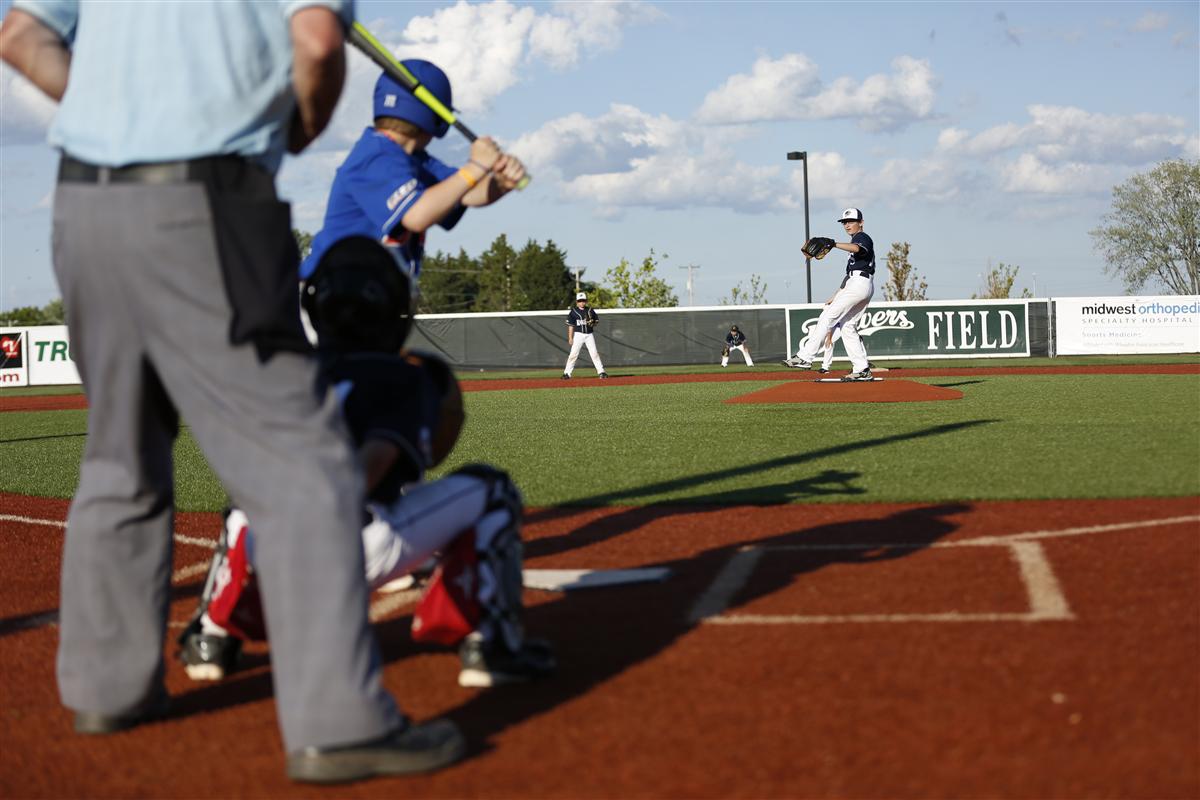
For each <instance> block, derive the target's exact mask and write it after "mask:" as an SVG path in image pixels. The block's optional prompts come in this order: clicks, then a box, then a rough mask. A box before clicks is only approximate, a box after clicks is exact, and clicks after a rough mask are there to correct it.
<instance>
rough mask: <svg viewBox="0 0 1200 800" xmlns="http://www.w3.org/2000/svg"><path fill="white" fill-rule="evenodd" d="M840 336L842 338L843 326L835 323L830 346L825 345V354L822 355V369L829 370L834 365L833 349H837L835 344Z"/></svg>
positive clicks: (830, 335)
mask: <svg viewBox="0 0 1200 800" xmlns="http://www.w3.org/2000/svg"><path fill="white" fill-rule="evenodd" d="M840 338H842V326H841V325H840V324H838V325H834V326H833V332H832V333H830V334H829V346H828V347H825V352H824V355H822V356H821V369H823V370H826V371H828V370H829V369H830V368H832V367H833V351H834V350H835V349H836V348H835V347H834V345H835V344H836V343H837V340H838V339H840ZM822 346H824V345H822Z"/></svg>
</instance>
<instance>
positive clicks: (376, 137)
mask: <svg viewBox="0 0 1200 800" xmlns="http://www.w3.org/2000/svg"><path fill="white" fill-rule="evenodd" d="M404 65H405V66H406V67H408V69H409V71H410V72H412V73H413V74H414V75H415V76H416V77H417V80H419V81H420V82H421V84H422V85H423V86H425V88H426V89H428V90H429V91H431V92H432V93H433V94H434V95H436V96H437V98H438V99H439V100H441V101H442V102H443V103H444V104H445V105H446V107H447V108H452V106H451V89H450V80H449V79H448V78H447V77H446V74H445V73H444V72H442V70H441V69H440V68H438V67H437V66H436V65H434V64H431V63H430V62H428V61H420V60H415V59H414V60H409V61H405V62H404ZM374 109H375V112H374V113H375V124H374V126H373V127H371V128H367V129H366V130H364V131H363V135H362V137H361V138H360V139H359V140H358V142H357V144H355V145H354V149H353V150H351V151H350V155H349V156H347V158H346V160H345V162H344V163H343V164H342V166H341V167H339V168H338V171H337V175H336V177H335V178H334V180H333V187H332V188H331V189H330V191H329V202H328V204H327V205H326V208H325V221H324V224H323V225H322V227H321V230H320V232H318V233H317V235H316V236H315V237H314V238H313V243H312V252H311V253H310V254H309V256H308V258H306V259H305V260H304V263H303V264H302V265H301V267H300V277H301V278H303V279H307V278H309V277H310V276H311V275H312V273H313V270H314V269H315V268H316V265H317V263H319V262H320V260H321V257H322V256H323V255H324V254H325V251H326V250H328V249H329V247H330V245H332V244H333V243H334V242H337V241H339V240H341V239H343V238H345V237H347V236H354V235H359V236H368V237H370V238H372V239H375V240H377V241H380V242H382V243H384V244H385V245H387V246H388V247H389V248H391V250H392V252H393V253H394V254H395V255H396V256H397V257H398V259H399V261H400V263H401V265H402V267H403V268H404V269H405V270H406V271H407V272H408V273H409V274H410V275H412V276H413V277H414V278H415V277H417V276H418V275H419V274H420V272H421V259H422V257H423V255H424V251H425V232H426V231H427V230H428V229H429V228H431V227H432V226H434V225H440V226H441V227H443V228H445V229H446V230H449V229H451V228H453V227H454V226H455V225H456V224H458V221H459V220H460V219H461V218H462V215H463V212H464V211H465V210H466V209H467V208H470V207H474V206H486V205H491V204H492V203H494V202H496V201H497V200H499V199H500V198H501V197H503V196H504V195H505V194H507V193H508V192H509V191H511V190H512V189H513V188H515V187H516V186H517V184H518V183H519V182H520V181H521V179H522V178H524V177H525V167H524V166H523V165H522V164H521V162H520V161H519V160H518V159H516V158H515V157H513V156H511V155H507V154H505V153H502V152H501V151H500V149H499V147H497V145H496V143H495V141H493V140H492V139H491V138H489V137H486V136H485V137H480V138H478V139H476V140H475V141H474V142H473V143H472V144H471V156H470V160H468V161H467V163H466V164H464V165H463V166H462V167H460V168H455V167H451V166H448V165H446V164H445V163H443V162H442V161H440V160H438V159H437V158H435V157H434V156H432V155H430V154H429V153H427V152H426V151H425V148H426V147H427V146H428V145H429V143H430V142H432V141H433V139H434V138H435V137H436V138H440V137H442V136H444V135H445V134H446V131H447V130H449V125H447V124H446V122H444V121H443V120H442V119H441V118H439V117H438V116H437V115H436V114H434V113H433V111H432V110H431V109H430V108H429V107H428V106H426V105H425V104H424V103H422V102H421V101H420V100H418V99H416V97H414V96H413V95H412V93H410V92H409V91H407V90H406V89H404V88H402V87H401V86H400V85H399V84H398V83H396V82H395V81H393V80H392V79H391V78H389V77H388V76H387V75H380V77H379V80H378V81H377V82H376V84H375V100H374Z"/></svg>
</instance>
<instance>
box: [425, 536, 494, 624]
mask: <svg viewBox="0 0 1200 800" xmlns="http://www.w3.org/2000/svg"><path fill="white" fill-rule="evenodd" d="M478 582H479V569H478V556H477V555H476V553H475V529H474V528H471V529H470V530H468V531H466V532H465V533H463V534H462V535H461V536H459V537H458V538H457V539H455V540H454V541H453V542H451V543H450V545H449V546H448V547H447V548H446V550H445V552H444V553H443V554H442V558H441V561H440V563H439V564H438V567H437V569H436V570H435V571H434V573H433V577H432V578H430V580H429V584H428V586H427V587H426V588H425V593H424V594H423V595H422V596H421V600H420V602H419V603H418V604H417V609H416V611H414V612H413V622H412V637H413V640H414V641H417V642H436V643H437V644H441V645H456V644H458V643H459V642H461V641H462V640H463V639H464V638H466V636H467V634H468V633H470V632H471V631H473V630H475V628H476V627H477V626H478V625H479V619H480V608H479V600H478V594H479V583H478Z"/></svg>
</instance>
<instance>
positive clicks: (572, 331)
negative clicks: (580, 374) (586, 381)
mask: <svg viewBox="0 0 1200 800" xmlns="http://www.w3.org/2000/svg"><path fill="white" fill-rule="evenodd" d="M599 322H600V317H599V316H597V315H596V311H595V309H593V308H591V307H590V306H589V305H588V304H587V292H579V293H578V294H576V295H575V307H574V308H571V309H568V310H567V346H568V347H570V348H571V353H570V355H568V356H567V366H566V368H565V369H564V370H563V376H562V379H563V380H564V381H565V380H570V378H571V373H572V372H574V371H575V362H576V361H577V360H578V359H579V351H580V350H581V349H583V347H584V345H587V350H588V355H589V356H591V359H592V366H594V367H595V368H596V372H598V373H600V377H601V378H607V377H608V373H607V372H605V371H604V364H602V363H601V362H600V353H598V352H597V351H596V334H595V333H593V330H594V329H595V327H596V325H597V323H599Z"/></svg>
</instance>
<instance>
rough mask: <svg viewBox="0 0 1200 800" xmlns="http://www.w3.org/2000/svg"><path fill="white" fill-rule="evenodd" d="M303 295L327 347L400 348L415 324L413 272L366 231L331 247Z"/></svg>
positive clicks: (321, 341)
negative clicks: (401, 264) (410, 274)
mask: <svg viewBox="0 0 1200 800" xmlns="http://www.w3.org/2000/svg"><path fill="white" fill-rule="evenodd" d="M300 297H301V300H300V302H301V305H302V306H303V307H304V310H305V312H307V313H308V319H309V322H311V323H312V326H313V329H314V330H316V332H317V343H318V346H319V347H321V348H323V349H333V350H342V351H352V350H373V351H379V352H386V353H395V352H397V351H398V350H399V349H400V347H401V346H402V345H403V344H404V340H405V339H406V338H408V331H409V329H410V328H411V327H412V282H411V280H410V279H409V277H408V274H407V273H405V272H404V271H403V270H402V269H401V268H400V264H399V262H397V261H396V258H395V256H393V255H392V254H391V252H390V251H389V250H388V249H387V248H386V247H384V246H383V245H382V244H380V243H379V242H376V241H375V240H374V239H370V238H368V237H366V236H348V237H346V238H345V239H342V240H340V241H338V242H336V243H335V244H334V245H333V246H332V247H330V248H329V249H328V250H327V251H326V252H325V255H324V256H322V258H321V261H320V262H319V263H318V264H317V268H316V269H315V270H314V271H313V274H312V277H310V278H309V279H308V280H307V281H305V282H304V286H303V288H302V290H301V295H300Z"/></svg>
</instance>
